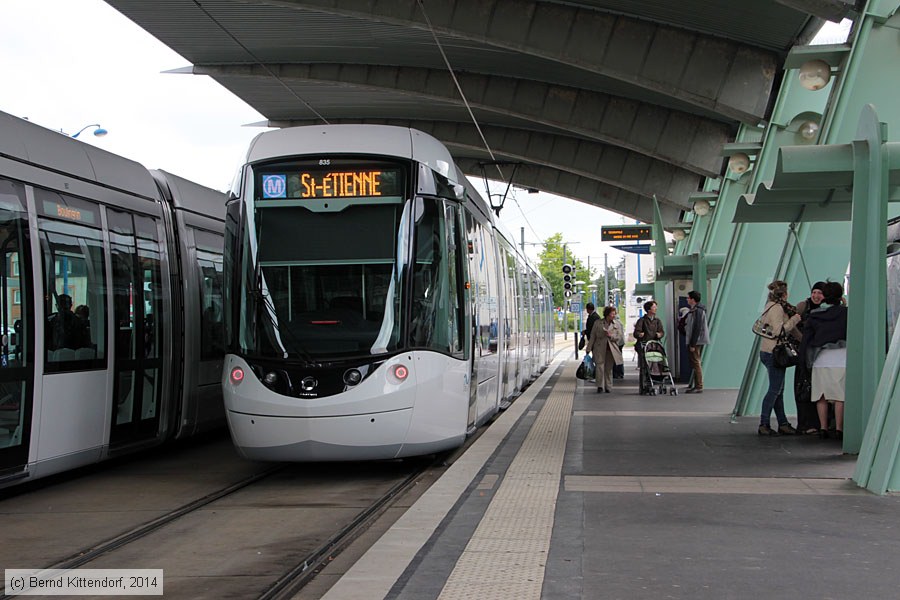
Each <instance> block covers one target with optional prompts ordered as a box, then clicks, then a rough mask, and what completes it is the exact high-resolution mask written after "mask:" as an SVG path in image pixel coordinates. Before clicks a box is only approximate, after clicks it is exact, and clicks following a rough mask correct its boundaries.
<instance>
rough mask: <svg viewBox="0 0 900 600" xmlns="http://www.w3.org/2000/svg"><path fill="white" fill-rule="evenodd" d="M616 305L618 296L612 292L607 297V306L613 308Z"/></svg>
mask: <svg viewBox="0 0 900 600" xmlns="http://www.w3.org/2000/svg"><path fill="white" fill-rule="evenodd" d="M615 303H616V295H615V294H613V293H612V292H610V293H609V294H607V295H606V305H607V306H612V305H614V304H615Z"/></svg>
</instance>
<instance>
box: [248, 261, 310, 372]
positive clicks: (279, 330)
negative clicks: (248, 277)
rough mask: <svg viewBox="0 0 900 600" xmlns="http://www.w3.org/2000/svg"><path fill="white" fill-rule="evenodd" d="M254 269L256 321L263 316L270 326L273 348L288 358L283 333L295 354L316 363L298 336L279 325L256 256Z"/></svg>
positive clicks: (305, 360)
mask: <svg viewBox="0 0 900 600" xmlns="http://www.w3.org/2000/svg"><path fill="white" fill-rule="evenodd" d="M253 271H254V280H255V289H254V290H253V295H254V303H255V304H256V315H257V322H258V323H259V321H260V320H261V318H265V320H266V321H268V323H269V325H270V326H271V331H268V330H267V331H266V333H267V335H268V336H269V337H270V338H271V339H270V341H271V342H272V345H273V346H274V347H275V348H278V349H280V350H281V353H282V358H285V359H287V358H290V352H288V350H287V348H285V346H284V342H283V341H282V339H281V336H282V335H283V334H286V336H287V337H288V338H289V339H290V341H291V350H292V351H294V352H296V354H297V355H299V356H300V358H301V359H302V360H303V361H304V363H306V365H313V364H316V361H315V360H314V359H313V357H312V355H310V354H309V352H307V351H306V349H305V348H304V346H303V343H302V342H301V340H300V338H298V337H297V335H296V334H295V333H294V332H293V331H291V329H290V328H289V327H280V326H279V323H278V316H277V311H276V310H275V304H274V302H273V301H272V297H271V296H270V295H269V294H268V293H267V292H266V291H265V285H264V283H263V273H262V265H261V264H260V262H259V257H258V256H257V259H256V261H254V265H253Z"/></svg>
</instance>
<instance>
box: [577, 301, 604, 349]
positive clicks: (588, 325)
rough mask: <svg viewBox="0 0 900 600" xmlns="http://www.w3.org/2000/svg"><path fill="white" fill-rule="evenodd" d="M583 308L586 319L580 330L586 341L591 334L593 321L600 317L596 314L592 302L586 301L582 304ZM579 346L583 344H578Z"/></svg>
mask: <svg viewBox="0 0 900 600" xmlns="http://www.w3.org/2000/svg"><path fill="white" fill-rule="evenodd" d="M584 310H585V311H587V314H588V316H587V321H586V322H585V324H584V331H582V332H581V336H582V338H583V339H584V341H585V342H586V341H587V338H588V336H589V335H590V334H591V327H593V326H594V323H596V322H597V319H599V318H600V315H598V314H597V310H596V307H595V306H594V303H593V302H588V303H587V304H585V305H584ZM579 348H582V349H583V348H584V346H583V345H581V346H579Z"/></svg>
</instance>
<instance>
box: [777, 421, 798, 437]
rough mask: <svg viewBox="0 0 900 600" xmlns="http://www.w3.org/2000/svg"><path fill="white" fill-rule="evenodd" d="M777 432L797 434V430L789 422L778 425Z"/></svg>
mask: <svg viewBox="0 0 900 600" xmlns="http://www.w3.org/2000/svg"><path fill="white" fill-rule="evenodd" d="M778 433H780V434H782V435H797V430H796V429H794V426H793V425H791V424H790V423H785V424H784V425H779V426H778Z"/></svg>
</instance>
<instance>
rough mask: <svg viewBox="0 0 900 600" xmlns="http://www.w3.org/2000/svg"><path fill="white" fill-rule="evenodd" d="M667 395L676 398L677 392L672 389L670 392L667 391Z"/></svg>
mask: <svg viewBox="0 0 900 600" xmlns="http://www.w3.org/2000/svg"><path fill="white" fill-rule="evenodd" d="M669 394H670V395H671V396H677V395H678V390H676V389H675V388H672V389H671V390H669Z"/></svg>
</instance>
